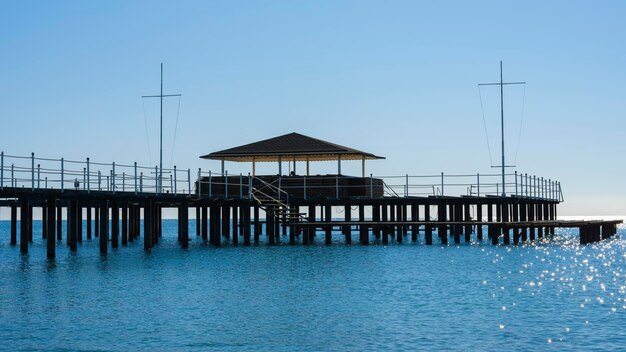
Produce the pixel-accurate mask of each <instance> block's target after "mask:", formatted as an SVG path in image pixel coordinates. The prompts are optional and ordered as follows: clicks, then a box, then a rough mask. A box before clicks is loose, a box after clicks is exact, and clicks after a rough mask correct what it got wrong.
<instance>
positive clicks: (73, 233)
mask: <svg viewBox="0 0 626 352" xmlns="http://www.w3.org/2000/svg"><path fill="white" fill-rule="evenodd" d="M68 215H69V226H68V235H67V244H68V246H69V247H70V250H71V251H76V250H77V249H78V245H77V243H78V203H77V200H76V199H71V200H70V206H69V207H68Z"/></svg>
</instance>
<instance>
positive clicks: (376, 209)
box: [349, 204, 381, 240]
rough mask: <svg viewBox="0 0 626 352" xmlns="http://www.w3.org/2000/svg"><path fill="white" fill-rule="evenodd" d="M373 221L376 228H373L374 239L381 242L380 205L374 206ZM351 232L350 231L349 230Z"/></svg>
mask: <svg viewBox="0 0 626 352" xmlns="http://www.w3.org/2000/svg"><path fill="white" fill-rule="evenodd" d="M372 218H373V219H372V220H374V224H376V225H374V228H373V230H372V231H373V232H374V237H375V238H376V239H377V240H379V239H380V233H381V231H380V205H379V204H374V205H372ZM349 231H350V230H349Z"/></svg>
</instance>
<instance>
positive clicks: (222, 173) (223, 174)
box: [222, 159, 224, 175]
mask: <svg viewBox="0 0 626 352" xmlns="http://www.w3.org/2000/svg"><path fill="white" fill-rule="evenodd" d="M222 175H224V159H222Z"/></svg>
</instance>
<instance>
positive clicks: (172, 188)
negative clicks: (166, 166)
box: [166, 174, 174, 193]
mask: <svg viewBox="0 0 626 352" xmlns="http://www.w3.org/2000/svg"><path fill="white" fill-rule="evenodd" d="M173 190H174V179H173V177H172V174H170V190H169V192H170V193H171V192H172V191H173ZM166 193H167V192H166Z"/></svg>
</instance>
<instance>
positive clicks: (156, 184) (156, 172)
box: [154, 166, 163, 194]
mask: <svg viewBox="0 0 626 352" xmlns="http://www.w3.org/2000/svg"><path fill="white" fill-rule="evenodd" d="M154 180H155V182H154V193H156V194H159V193H160V192H161V190H160V189H159V186H160V185H161V182H163V181H162V180H159V166H155V167H154Z"/></svg>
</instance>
